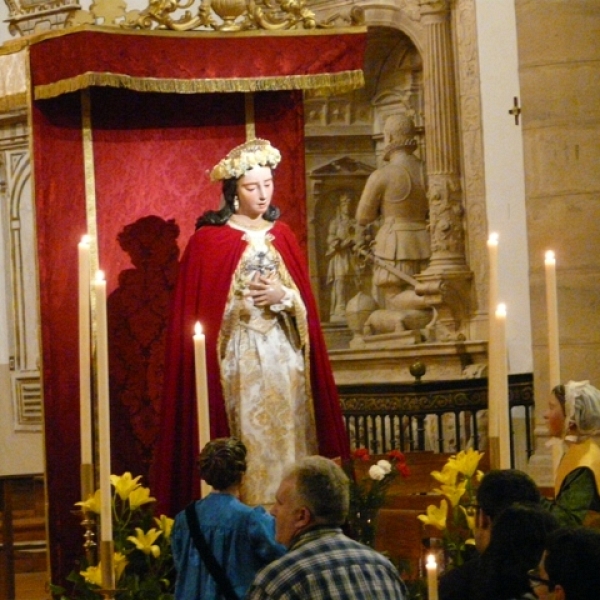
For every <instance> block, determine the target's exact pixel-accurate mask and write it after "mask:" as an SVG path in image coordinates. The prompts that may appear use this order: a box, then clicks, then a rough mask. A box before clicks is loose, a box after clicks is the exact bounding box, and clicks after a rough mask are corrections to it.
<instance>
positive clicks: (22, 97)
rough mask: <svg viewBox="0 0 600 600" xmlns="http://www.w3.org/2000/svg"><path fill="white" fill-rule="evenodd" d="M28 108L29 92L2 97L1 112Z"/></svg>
mask: <svg viewBox="0 0 600 600" xmlns="http://www.w3.org/2000/svg"><path fill="white" fill-rule="evenodd" d="M22 108H27V92H18V93H17V94H10V95H8V96H2V97H0V113H5V112H10V111H12V110H19V109H22Z"/></svg>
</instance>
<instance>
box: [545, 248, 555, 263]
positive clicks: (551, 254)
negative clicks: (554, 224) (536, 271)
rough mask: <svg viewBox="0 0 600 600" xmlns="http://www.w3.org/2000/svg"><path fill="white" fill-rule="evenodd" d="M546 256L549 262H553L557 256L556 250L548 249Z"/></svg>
mask: <svg viewBox="0 0 600 600" xmlns="http://www.w3.org/2000/svg"><path fill="white" fill-rule="evenodd" d="M545 257H546V262H547V263H553V262H554V261H555V260H556V257H555V256H554V250H548V251H547V252H546V254H545Z"/></svg>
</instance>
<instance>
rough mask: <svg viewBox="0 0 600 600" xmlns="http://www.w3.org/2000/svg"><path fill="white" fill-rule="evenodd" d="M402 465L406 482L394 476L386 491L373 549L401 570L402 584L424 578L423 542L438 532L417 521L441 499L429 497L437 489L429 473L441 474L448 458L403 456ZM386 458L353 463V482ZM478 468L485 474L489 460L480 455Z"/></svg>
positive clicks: (422, 454) (420, 454) (445, 455)
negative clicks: (404, 461) (402, 569)
mask: <svg viewBox="0 0 600 600" xmlns="http://www.w3.org/2000/svg"><path fill="white" fill-rule="evenodd" d="M405 456H406V463H407V465H408V466H409V468H410V470H411V474H410V476H409V477H407V478H406V479H405V478H403V477H401V476H398V477H396V478H395V479H394V480H393V482H392V484H391V485H390V487H389V490H388V495H387V498H386V502H385V504H384V506H383V508H381V509H380V510H379V514H378V517H377V526H376V535H375V544H374V547H375V549H376V550H379V551H381V552H384V553H386V554H387V555H388V556H389V557H390V559H391V560H392V561H393V562H394V563H395V564H397V565H400V566H401V568H402V567H404V569H405V570H404V572H403V573H402V576H403V578H404V579H405V580H416V579H420V578H422V577H423V576H424V562H425V560H424V559H425V553H426V550H427V549H426V547H425V545H424V543H423V542H424V540H429V539H431V538H436V537H439V534H440V532H439V531H438V530H436V529H435V528H433V527H429V526H425V525H423V523H422V522H421V521H420V520H419V519H418V518H417V517H418V516H419V515H422V514H424V513H425V512H426V511H427V507H428V506H429V505H430V504H436V505H437V504H439V502H440V500H441V497H440V496H439V495H438V494H433V493H432V490H433V488H435V487H437V486H438V483H437V482H436V480H435V479H434V478H433V477H432V476H431V472H432V471H441V470H442V468H443V467H444V465H445V464H446V462H447V461H448V458H449V457H450V456H452V454H448V453H435V452H407V453H406V454H405ZM382 458H383V459H385V458H387V456H386V455H374V456H371V460H370V461H368V462H366V461H362V460H355V461H354V462H353V467H354V471H355V476H356V478H357V480H359V479H361V478H363V477H368V476H369V474H368V472H369V468H370V467H371V465H373V464H375V463H376V462H377V461H378V460H380V459H382ZM479 468H480V469H481V470H482V471H484V472H485V471H487V470H489V460H488V459H487V456H486V455H485V454H484V456H483V458H482V459H481V462H480V464H479Z"/></svg>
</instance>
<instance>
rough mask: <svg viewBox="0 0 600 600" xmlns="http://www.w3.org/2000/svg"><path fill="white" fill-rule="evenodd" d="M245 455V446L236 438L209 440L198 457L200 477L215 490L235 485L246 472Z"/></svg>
mask: <svg viewBox="0 0 600 600" xmlns="http://www.w3.org/2000/svg"><path fill="white" fill-rule="evenodd" d="M246 454H247V450H246V446H245V445H244V443H243V442H241V441H240V440H238V439H236V438H216V439H214V440H211V441H210V442H208V443H207V444H206V445H205V446H204V448H202V452H200V456H199V457H198V471H199V473H200V477H201V478H202V479H204V481H206V483H208V484H209V485H212V487H214V488H215V490H226V489H227V488H229V487H231V486H232V485H237V484H239V483H241V481H242V477H243V475H244V473H245V472H246Z"/></svg>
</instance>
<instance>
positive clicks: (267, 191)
mask: <svg viewBox="0 0 600 600" xmlns="http://www.w3.org/2000/svg"><path fill="white" fill-rule="evenodd" d="M237 196H238V200H239V201H240V208H239V210H238V211H237V212H238V214H240V215H244V216H246V217H250V218H251V219H256V218H258V217H261V216H262V215H264V214H265V213H266V212H267V209H268V208H269V205H270V204H271V199H272V198H273V174H272V172H271V167H260V166H259V167H254V168H253V169H250V170H249V171H246V173H245V174H244V175H242V177H240V179H239V180H238V183H237Z"/></svg>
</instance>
